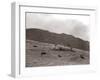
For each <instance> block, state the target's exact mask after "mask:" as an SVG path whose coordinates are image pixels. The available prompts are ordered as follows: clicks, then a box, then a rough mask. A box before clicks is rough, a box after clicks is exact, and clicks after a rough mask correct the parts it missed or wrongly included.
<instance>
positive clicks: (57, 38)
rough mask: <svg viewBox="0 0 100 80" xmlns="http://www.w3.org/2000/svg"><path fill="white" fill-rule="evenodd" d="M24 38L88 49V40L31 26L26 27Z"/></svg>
mask: <svg viewBox="0 0 100 80" xmlns="http://www.w3.org/2000/svg"><path fill="white" fill-rule="evenodd" d="M26 40H34V41H39V42H44V43H51V44H61V45H65V46H68V45H70V46H71V47H73V48H77V49H81V50H86V51H89V42H88V41H84V40H82V39H80V38H76V37H74V36H72V35H68V34H64V33H62V34H57V33H53V32H49V31H46V30H41V29H36V28H31V29H26Z"/></svg>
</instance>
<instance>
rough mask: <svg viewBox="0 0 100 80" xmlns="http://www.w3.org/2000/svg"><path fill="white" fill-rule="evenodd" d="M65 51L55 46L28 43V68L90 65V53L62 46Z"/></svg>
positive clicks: (28, 41)
mask: <svg viewBox="0 0 100 80" xmlns="http://www.w3.org/2000/svg"><path fill="white" fill-rule="evenodd" d="M60 46H62V47H63V48H64V50H58V49H55V45H54V44H49V43H43V42H38V41H32V40H27V41H26V67H40V66H60V65H81V64H89V52H88V51H84V50H80V49H75V48H73V51H71V50H70V48H69V47H67V46H63V45H60Z"/></svg>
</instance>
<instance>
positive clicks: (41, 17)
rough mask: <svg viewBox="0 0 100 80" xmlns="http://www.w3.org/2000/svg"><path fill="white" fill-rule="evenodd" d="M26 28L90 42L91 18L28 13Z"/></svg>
mask: <svg viewBox="0 0 100 80" xmlns="http://www.w3.org/2000/svg"><path fill="white" fill-rule="evenodd" d="M26 28H38V29H43V30H48V31H50V32H55V33H65V34H70V35H73V36H75V37H79V38H81V39H83V40H88V41H89V16H79V15H58V14H36V13H27V15H26Z"/></svg>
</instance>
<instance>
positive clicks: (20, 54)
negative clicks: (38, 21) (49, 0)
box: [12, 3, 96, 77]
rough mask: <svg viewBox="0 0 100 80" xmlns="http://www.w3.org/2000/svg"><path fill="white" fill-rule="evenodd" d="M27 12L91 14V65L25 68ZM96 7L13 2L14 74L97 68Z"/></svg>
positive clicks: (40, 74)
mask: <svg viewBox="0 0 100 80" xmlns="http://www.w3.org/2000/svg"><path fill="white" fill-rule="evenodd" d="M25 12H48V13H61V14H62V13H72V14H80V15H81V14H82V15H83V14H86V15H90V26H91V37H90V54H91V55H90V65H72V66H71V65H68V66H52V67H35V68H34V67H33V68H25ZM95 12H96V9H95V8H89V9H87V8H73V7H67V8H63V7H42V6H31V5H29V4H28V5H27V4H21V5H20V4H19V3H12V15H13V16H12V48H13V49H12V76H14V77H21V76H47V75H54V74H55V75H61V74H63V73H74V72H75V73H77V72H91V71H95V70H96V53H95V50H94V46H93V43H94V41H95V37H94V36H95V34H96V32H95V31H96V30H95Z"/></svg>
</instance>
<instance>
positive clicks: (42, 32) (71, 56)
mask: <svg viewBox="0 0 100 80" xmlns="http://www.w3.org/2000/svg"><path fill="white" fill-rule="evenodd" d="M89 21H90V19H89V15H85V14H83V15H79V14H67V13H66V14H63V13H62V14H61V13H46V12H45V13H43V12H26V13H25V27H26V28H25V32H26V34H25V37H26V38H25V39H26V41H25V45H26V48H25V52H26V53H25V60H26V62H25V66H26V67H43V66H65V65H66V66H67V65H88V64H90V46H89V44H90V35H89V34H90V26H89Z"/></svg>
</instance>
